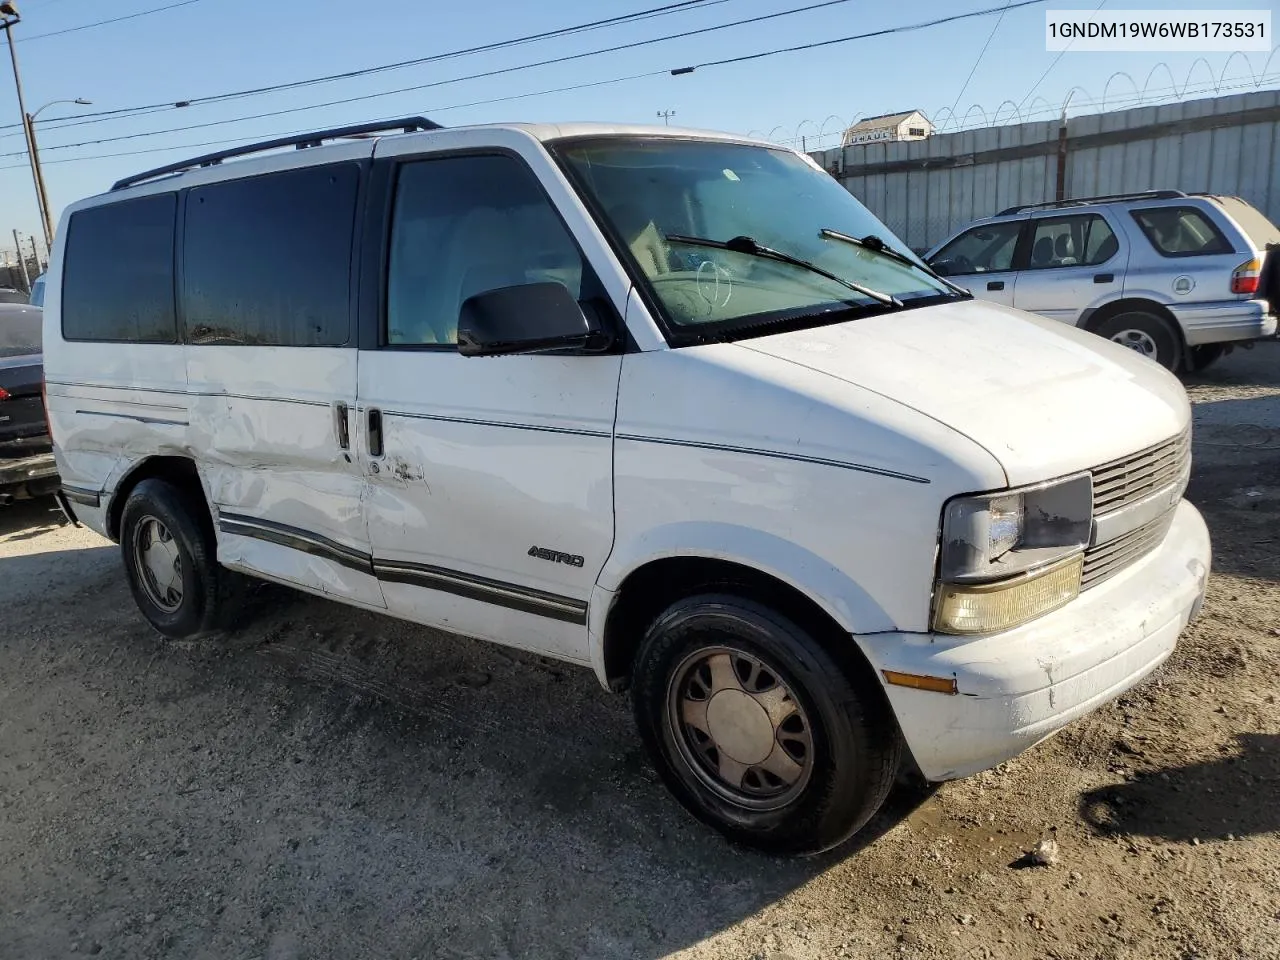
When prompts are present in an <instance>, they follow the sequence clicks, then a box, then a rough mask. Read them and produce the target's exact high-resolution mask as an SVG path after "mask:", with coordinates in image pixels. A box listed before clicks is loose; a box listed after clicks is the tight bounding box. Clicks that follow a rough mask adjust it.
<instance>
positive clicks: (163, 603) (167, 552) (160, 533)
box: [133, 517, 182, 613]
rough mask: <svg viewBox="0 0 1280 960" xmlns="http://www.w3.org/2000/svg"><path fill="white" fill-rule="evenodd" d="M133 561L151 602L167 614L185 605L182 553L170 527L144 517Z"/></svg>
mask: <svg viewBox="0 0 1280 960" xmlns="http://www.w3.org/2000/svg"><path fill="white" fill-rule="evenodd" d="M133 559H134V566H135V567H136V569H137V571H138V579H139V580H140V581H141V583H142V589H143V592H144V593H146V595H147V599H148V600H150V601H151V602H152V603H154V604H155V605H156V606H157V607H159V608H160V609H161V610H163V611H164V612H165V613H173V612H174V611H176V610H177V609H178V608H179V607H180V606H182V554H181V552H180V551H179V550H178V544H177V541H175V540H174V539H173V534H172V533H170V532H169V528H168V527H166V526H165V525H164V524H163V523H161V522H160V521H159V520H157V519H156V518H155V517H144V518H143V519H142V520H141V521H140V522H139V523H138V524H137V525H136V526H135V527H134V528H133Z"/></svg>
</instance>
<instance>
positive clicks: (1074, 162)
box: [812, 90, 1280, 251]
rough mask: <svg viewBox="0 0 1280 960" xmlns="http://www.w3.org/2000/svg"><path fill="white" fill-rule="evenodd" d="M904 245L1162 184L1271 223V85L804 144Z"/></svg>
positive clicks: (1274, 194) (1278, 174)
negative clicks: (919, 133) (923, 134)
mask: <svg viewBox="0 0 1280 960" xmlns="http://www.w3.org/2000/svg"><path fill="white" fill-rule="evenodd" d="M812 156H813V157H814V159H816V160H817V161H818V162H819V163H821V164H822V166H823V167H824V168H826V169H827V170H828V171H829V172H830V173H831V174H832V176H834V177H835V178H836V179H837V180H839V181H840V182H841V183H842V184H843V185H844V186H845V188H846V189H848V190H849V191H850V192H852V193H853V194H854V195H855V196H857V197H858V199H859V200H861V201H862V202H863V203H865V204H866V205H867V207H868V208H870V210H871V211H872V212H873V213H875V214H876V216H878V217H880V219H881V220H883V221H884V222H885V224H886V225H887V226H888V227H889V229H890V230H892V231H893V232H894V233H895V234H897V236H899V237H900V238H902V240H903V241H904V242H905V243H906V244H907V245H908V246H910V247H911V248H912V249H914V250H918V251H922V250H926V249H928V248H929V247H931V246H933V245H934V244H936V243H938V242H939V241H941V240H944V239H946V237H947V236H949V235H950V234H951V233H952V232H954V231H955V230H957V229H959V228H960V227H961V226H963V225H964V224H966V223H968V222H970V221H971V220H975V219H977V218H979V217H987V216H991V215H992V214H994V213H997V212H998V211H1000V210H1002V209H1004V208H1005V207H1010V206H1014V205H1015V204H1022V203H1042V202H1044V201H1047V200H1055V199H1064V198H1071V197H1082V196H1096V195H1100V194H1111V193H1126V192H1132V191H1138V190H1152V189H1161V190H1165V189H1171V190H1184V191H1186V192H1188V193H1191V192H1204V193H1218V194H1228V195H1232V196H1238V197H1243V198H1244V199H1245V200H1247V201H1249V202H1250V203H1252V204H1253V205H1254V206H1255V207H1257V208H1258V209H1259V210H1262V211H1263V212H1264V213H1266V215H1267V216H1268V217H1270V218H1271V220H1273V221H1276V222H1280V91H1275V90H1268V91H1262V92H1258V93H1246V94H1239V95H1236V96H1229V97H1214V98H1211V99H1207V100H1191V101H1186V102H1182V103H1171V104H1164V105H1161V106H1153V107H1139V108H1137V109H1132V110H1118V111H1114V112H1111V113H1100V114H1091V115H1088V116H1081V117H1073V118H1071V119H1068V120H1064V121H1057V120H1055V121H1042V122H1037V123H1020V124H1011V125H1009V126H1003V127H988V128H984V129H979V130H966V131H963V132H961V133H952V134H942V135H937V136H932V137H930V138H928V139H927V140H918V141H913V142H907V143H884V144H869V145H862V146H852V147H845V148H843V149H835V150H823V151H818V152H816V153H814V154H812Z"/></svg>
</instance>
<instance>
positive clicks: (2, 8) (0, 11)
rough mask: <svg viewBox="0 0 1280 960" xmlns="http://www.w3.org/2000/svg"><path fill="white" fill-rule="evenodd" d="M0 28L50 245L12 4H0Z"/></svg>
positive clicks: (18, 18) (45, 237)
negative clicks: (5, 44) (10, 66)
mask: <svg viewBox="0 0 1280 960" xmlns="http://www.w3.org/2000/svg"><path fill="white" fill-rule="evenodd" d="M0 17H3V19H2V20H0V26H3V27H4V36H5V39H6V40H7V41H8V42H9V60H10V62H12V64H13V85H14V87H15V89H16V90H17V91H18V109H19V110H20V111H21V112H22V133H23V135H24V136H25V137H26V140H27V159H28V160H29V161H30V162H31V181H32V183H34V184H35V188H36V201H37V202H38V203H39V204H40V224H41V226H43V227H44V239H45V243H46V244H51V243H52V241H53V234H52V233H51V231H50V230H49V210H48V205H47V204H46V203H45V202H44V190H43V189H42V184H41V180H40V171H39V167H38V166H37V165H36V164H37V160H36V153H35V146H34V143H35V141H34V140H33V139H32V136H31V125H30V123H29V122H28V118H27V104H26V102H25V101H24V100H23V97H22V75H21V74H20V73H19V72H18V48H17V47H15V46H14V45H13V25H14V24H15V23H19V22H21V20H22V18H21V17H20V16H19V15H18V8H17V7H15V6H14V5H13V4H12V3H10V2H8V0H6V2H4V3H0Z"/></svg>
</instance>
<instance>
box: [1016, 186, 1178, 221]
mask: <svg viewBox="0 0 1280 960" xmlns="http://www.w3.org/2000/svg"><path fill="white" fill-rule="evenodd" d="M1185 196H1186V194H1185V193H1183V192H1182V191H1181V190H1143V191H1141V192H1138V193H1113V194H1110V195H1109V196H1105V197H1076V198H1075V199H1073V200H1049V201H1047V202H1045V203H1024V204H1022V205H1021V206H1018V207H1009V208H1008V209H1007V210H1001V211H1000V212H999V213H997V214H996V216H997V217H1007V216H1009V214H1011V213H1021V212H1022V211H1024V210H1051V209H1054V208H1055V207H1079V206H1082V205H1084V204H1087V203H1113V202H1115V201H1117V200H1175V199H1177V198H1179V197H1185Z"/></svg>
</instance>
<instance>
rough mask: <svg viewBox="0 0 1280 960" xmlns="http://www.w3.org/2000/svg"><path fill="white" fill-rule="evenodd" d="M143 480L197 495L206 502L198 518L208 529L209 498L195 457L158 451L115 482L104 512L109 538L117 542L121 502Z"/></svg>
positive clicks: (121, 509)
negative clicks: (201, 480)
mask: <svg viewBox="0 0 1280 960" xmlns="http://www.w3.org/2000/svg"><path fill="white" fill-rule="evenodd" d="M143 480H164V481H165V482H167V483H171V484H173V485H174V486H175V487H179V488H181V489H183V490H186V491H188V492H189V493H192V494H194V495H196V496H198V497H199V501H200V503H202V504H204V505H205V514H204V516H203V517H200V518H198V519H199V520H200V522H201V523H204V524H207V525H208V529H210V530H211V529H212V527H213V517H212V514H210V513H209V510H208V501H207V499H206V498H205V493H204V486H203V484H202V483H201V482H200V473H199V471H198V469H197V468H196V464H195V461H194V460H192V459H191V458H190V457H181V456H171V455H163V454H157V455H156V456H151V457H144V458H143V459H141V460H139V461H138V462H137V463H135V464H133V465H132V466H131V467H129V469H128V470H126V471H125V473H124V474H123V476H121V478H120V481H119V482H118V483H117V484H116V485H115V490H114V491H113V492H112V494H111V499H110V501H109V502H108V504H107V513H106V526H107V536H109V537H110V538H111V539H112V540H115V541H117V542H119V540H120V518H121V516H122V515H123V514H124V505H125V503H126V502H127V501H128V499H129V495H130V494H131V493H133V491H134V489H135V488H136V487H137V486H138V484H140V483H141V482H142V481H143Z"/></svg>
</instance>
